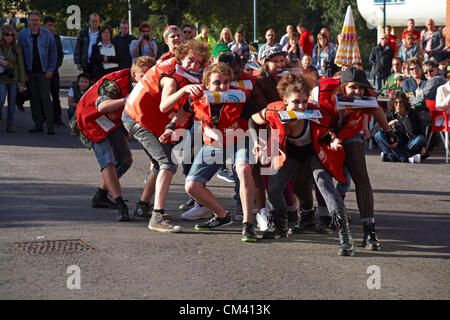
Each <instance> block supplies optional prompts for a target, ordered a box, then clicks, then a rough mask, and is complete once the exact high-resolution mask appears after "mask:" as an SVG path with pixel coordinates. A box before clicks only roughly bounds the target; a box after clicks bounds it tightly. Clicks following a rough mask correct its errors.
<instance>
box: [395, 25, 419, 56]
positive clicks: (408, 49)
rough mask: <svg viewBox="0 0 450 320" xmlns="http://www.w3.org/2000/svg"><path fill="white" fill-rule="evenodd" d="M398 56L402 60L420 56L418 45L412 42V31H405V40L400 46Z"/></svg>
mask: <svg viewBox="0 0 450 320" xmlns="http://www.w3.org/2000/svg"><path fill="white" fill-rule="evenodd" d="M399 57H400V58H402V59H403V61H406V60H409V59H411V58H420V57H421V50H420V47H419V46H418V45H417V43H415V42H414V35H413V33H412V32H407V33H406V34H405V41H404V42H403V43H402V46H401V47H400V54H399Z"/></svg>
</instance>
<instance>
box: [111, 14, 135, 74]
mask: <svg viewBox="0 0 450 320" xmlns="http://www.w3.org/2000/svg"><path fill="white" fill-rule="evenodd" d="M133 40H136V38H135V37H134V36H133V35H132V34H130V26H129V25H128V22H127V21H122V22H121V23H120V34H118V35H117V36H115V37H114V39H113V43H114V44H115V45H116V48H117V50H118V53H119V56H120V60H119V69H125V68H130V67H131V54H130V44H131V41H133Z"/></svg>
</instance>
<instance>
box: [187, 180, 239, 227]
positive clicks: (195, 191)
mask: <svg viewBox="0 0 450 320" xmlns="http://www.w3.org/2000/svg"><path fill="white" fill-rule="evenodd" d="M185 189H186V192H187V194H189V195H190V196H191V197H192V198H194V199H195V201H197V202H198V203H200V204H201V205H202V206H205V207H206V208H208V209H210V210H211V211H212V212H214V214H215V215H216V216H218V217H219V218H224V217H226V215H227V212H226V211H225V209H224V208H223V207H222V205H221V204H220V203H219V202H218V201H217V199H216V198H215V197H214V195H213V194H212V193H211V191H209V190H208V189H207V188H206V187H205V185H204V184H203V183H202V182H198V181H186V185H185ZM241 190H242V189H241ZM241 201H242V200H241Z"/></svg>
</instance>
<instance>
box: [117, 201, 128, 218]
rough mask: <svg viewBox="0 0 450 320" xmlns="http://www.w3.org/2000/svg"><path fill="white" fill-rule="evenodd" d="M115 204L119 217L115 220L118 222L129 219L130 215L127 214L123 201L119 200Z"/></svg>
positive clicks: (126, 207)
mask: <svg viewBox="0 0 450 320" xmlns="http://www.w3.org/2000/svg"><path fill="white" fill-rule="evenodd" d="M117 206H118V207H119V208H118V209H119V217H118V219H117V220H118V221H119V222H124V221H130V216H129V215H128V206H127V204H126V203H125V201H121V202H120V203H118V205H117Z"/></svg>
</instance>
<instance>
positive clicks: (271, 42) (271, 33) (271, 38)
mask: <svg viewBox="0 0 450 320" xmlns="http://www.w3.org/2000/svg"><path fill="white" fill-rule="evenodd" d="M273 47H276V48H278V49H280V50H281V49H282V48H281V46H280V44H279V43H277V42H275V30H273V29H269V30H267V31H266V43H265V44H263V45H262V46H261V48H260V49H259V51H258V60H259V61H260V62H261V64H262V63H264V61H262V55H263V53H264V52H266V50H268V49H270V48H273Z"/></svg>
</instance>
